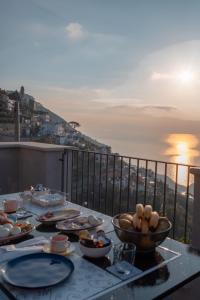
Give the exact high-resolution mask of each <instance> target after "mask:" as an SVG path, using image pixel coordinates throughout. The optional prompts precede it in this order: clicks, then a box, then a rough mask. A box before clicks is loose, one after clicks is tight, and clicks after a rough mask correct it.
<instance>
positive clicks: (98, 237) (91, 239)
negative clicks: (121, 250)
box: [79, 230, 111, 248]
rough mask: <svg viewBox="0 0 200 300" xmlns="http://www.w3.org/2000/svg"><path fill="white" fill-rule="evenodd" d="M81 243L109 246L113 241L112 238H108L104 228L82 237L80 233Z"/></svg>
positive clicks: (91, 245)
mask: <svg viewBox="0 0 200 300" xmlns="http://www.w3.org/2000/svg"><path fill="white" fill-rule="evenodd" d="M79 239H80V243H81V244H83V245H85V246H86V247H89V248H103V247H106V246H108V245H109V244H110V243H111V240H110V239H108V238H107V237H106V235H105V232H104V231H103V230H101V231H98V232H96V233H94V234H92V235H90V234H89V235H88V236H87V237H81V236H80V235H79Z"/></svg>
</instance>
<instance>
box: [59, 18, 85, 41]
mask: <svg viewBox="0 0 200 300" xmlns="http://www.w3.org/2000/svg"><path fill="white" fill-rule="evenodd" d="M65 30H66V32H67V37H68V39H69V40H71V41H78V40H82V39H84V38H85V37H86V36H87V35H88V33H87V31H86V30H85V29H84V28H83V26H82V25H81V24H80V23H77V22H71V23H69V24H68V25H67V26H66V27H65Z"/></svg>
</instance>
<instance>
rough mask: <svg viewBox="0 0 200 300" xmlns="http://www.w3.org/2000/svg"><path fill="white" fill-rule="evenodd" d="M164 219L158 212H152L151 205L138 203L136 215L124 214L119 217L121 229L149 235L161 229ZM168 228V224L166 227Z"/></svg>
mask: <svg viewBox="0 0 200 300" xmlns="http://www.w3.org/2000/svg"><path fill="white" fill-rule="evenodd" d="M162 219H164V218H160V217H159V214H158V213H157V212H156V211H152V206H151V205H145V206H143V204H141V203H138V204H137V205H136V213H135V214H130V213H123V214H121V215H120V216H119V219H118V223H119V227H120V228H121V229H124V230H129V231H131V230H135V231H139V232H141V233H144V234H147V233H148V232H154V231H156V230H158V229H159V228H161V225H160V224H161V223H162ZM163 226H166V222H164V225H163Z"/></svg>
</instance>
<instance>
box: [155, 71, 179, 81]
mask: <svg viewBox="0 0 200 300" xmlns="http://www.w3.org/2000/svg"><path fill="white" fill-rule="evenodd" d="M172 78H174V75H172V74H167V73H158V72H153V74H152V75H151V79H152V80H166V79H172Z"/></svg>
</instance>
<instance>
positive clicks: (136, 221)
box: [132, 214, 141, 231]
mask: <svg viewBox="0 0 200 300" xmlns="http://www.w3.org/2000/svg"><path fill="white" fill-rule="evenodd" d="M132 224H133V228H134V229H136V230H139V231H140V230H141V219H140V218H139V217H138V215H137V214H134V215H133V221H132Z"/></svg>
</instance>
